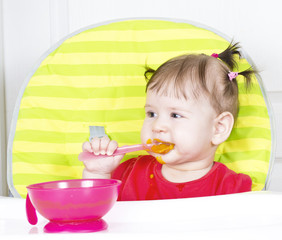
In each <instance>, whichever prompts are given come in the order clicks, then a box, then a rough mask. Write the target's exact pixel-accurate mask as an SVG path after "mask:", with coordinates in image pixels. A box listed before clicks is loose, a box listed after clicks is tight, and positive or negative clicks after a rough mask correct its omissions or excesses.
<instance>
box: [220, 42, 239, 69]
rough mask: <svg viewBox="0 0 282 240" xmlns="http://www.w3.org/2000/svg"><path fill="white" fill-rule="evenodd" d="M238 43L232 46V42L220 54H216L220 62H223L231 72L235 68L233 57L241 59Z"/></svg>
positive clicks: (235, 63)
mask: <svg viewBox="0 0 282 240" xmlns="http://www.w3.org/2000/svg"><path fill="white" fill-rule="evenodd" d="M239 48H240V46H239V43H235V44H233V43H232V42H231V43H230V44H229V46H228V47H227V48H226V49H225V50H224V51H223V52H222V53H219V54H218V57H217V58H219V59H220V60H222V61H223V62H225V63H226V64H227V66H228V67H229V68H230V69H231V70H232V69H234V67H237V62H236V60H235V58H234V55H236V54H237V55H239V57H241V53H240V52H239Z"/></svg>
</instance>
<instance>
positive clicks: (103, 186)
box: [27, 179, 121, 224]
mask: <svg viewBox="0 0 282 240" xmlns="http://www.w3.org/2000/svg"><path fill="white" fill-rule="evenodd" d="M120 184H121V181H119V180H114V179H77V180H65V181H55V182H44V183H38V184H33V185H29V186H27V191H28V197H27V201H29V198H30V200H31V203H32V205H33V206H34V207H35V209H36V210H37V211H38V212H39V213H40V214H41V215H42V216H43V217H45V218H47V219H49V220H50V221H52V222H83V221H95V220H97V219H99V218H101V217H103V216H104V215H105V214H106V213H107V212H108V211H109V210H110V209H111V208H112V206H113V205H114V203H115V202H116V200H117V198H118V191H119V186H120ZM29 204H30V203H29ZM31 207H32V206H31ZM35 215H36V214H35ZM36 222H37V219H36ZM36 222H34V223H32V224H36Z"/></svg>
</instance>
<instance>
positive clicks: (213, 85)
mask: <svg viewBox="0 0 282 240" xmlns="http://www.w3.org/2000/svg"><path fill="white" fill-rule="evenodd" d="M239 48H240V47H239V43H235V44H232V43H231V44H230V45H229V46H228V47H227V48H226V49H225V50H224V51H223V52H222V53H219V54H212V56H208V55H205V54H186V55H181V56H178V57H175V58H172V59H170V60H168V61H167V62H165V63H163V64H162V65H161V66H160V67H159V68H158V69H157V70H154V69H152V68H150V67H148V66H146V71H145V73H144V76H145V78H146V79H147V80H148V82H147V86H146V91H148V90H151V91H155V92H157V93H158V94H161V95H167V96H171V95H172V96H174V97H177V98H181V97H184V98H185V99H186V100H187V99H188V96H187V89H188V90H189V93H191V94H192V96H193V97H194V98H195V99H197V98H199V97H200V96H205V97H208V99H209V101H210V103H211V106H212V107H213V108H214V109H215V111H216V112H217V113H218V114H220V113H222V112H225V111H228V112H230V113H232V114H233V116H234V119H236V118H237V114H238V106H239V103H238V83H237V80H236V77H237V75H241V76H243V77H244V80H245V88H246V90H248V89H249V88H250V86H251V82H252V75H253V74H255V73H257V71H256V70H254V69H253V68H249V69H247V70H245V71H241V72H233V69H234V68H235V67H237V63H236V61H235V56H236V55H239V57H240V56H241V54H240V52H239ZM231 73H233V74H231ZM230 76H232V77H230Z"/></svg>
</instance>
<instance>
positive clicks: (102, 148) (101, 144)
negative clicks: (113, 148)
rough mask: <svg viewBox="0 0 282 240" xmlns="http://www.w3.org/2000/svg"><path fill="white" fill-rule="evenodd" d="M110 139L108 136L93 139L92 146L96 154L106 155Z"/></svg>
mask: <svg viewBox="0 0 282 240" xmlns="http://www.w3.org/2000/svg"><path fill="white" fill-rule="evenodd" d="M109 142H110V139H109V137H108V136H104V137H102V138H98V137H94V138H93V139H92V140H91V148H92V150H93V152H94V154H95V155H99V154H103V155H105V153H106V149H107V147H108V145H109Z"/></svg>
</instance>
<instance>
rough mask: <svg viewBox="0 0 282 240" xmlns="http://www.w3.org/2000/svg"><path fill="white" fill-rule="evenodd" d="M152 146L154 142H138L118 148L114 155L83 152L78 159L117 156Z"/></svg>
mask: <svg viewBox="0 0 282 240" xmlns="http://www.w3.org/2000/svg"><path fill="white" fill-rule="evenodd" d="M152 146H153V144H137V145H129V146H122V147H119V148H117V149H116V150H115V151H114V153H113V154H112V155H95V154H94V153H93V152H82V153H80V154H79V155H78V159H79V160H80V161H86V160H89V159H97V158H104V157H110V156H116V155H121V154H125V153H129V152H136V151H140V150H147V149H150V148H151V147H152Z"/></svg>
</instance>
